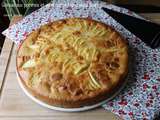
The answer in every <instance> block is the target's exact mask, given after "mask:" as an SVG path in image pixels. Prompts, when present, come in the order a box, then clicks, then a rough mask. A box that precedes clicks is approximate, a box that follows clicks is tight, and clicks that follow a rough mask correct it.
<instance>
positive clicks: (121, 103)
mask: <svg viewBox="0 0 160 120" xmlns="http://www.w3.org/2000/svg"><path fill="white" fill-rule="evenodd" d="M118 104H120V105H127V104H128V103H127V101H125V100H122V101H120V102H118Z"/></svg>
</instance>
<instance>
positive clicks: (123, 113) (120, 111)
mask: <svg viewBox="0 0 160 120" xmlns="http://www.w3.org/2000/svg"><path fill="white" fill-rule="evenodd" d="M118 113H119V114H120V115H126V113H125V112H124V111H123V110H119V111H118Z"/></svg>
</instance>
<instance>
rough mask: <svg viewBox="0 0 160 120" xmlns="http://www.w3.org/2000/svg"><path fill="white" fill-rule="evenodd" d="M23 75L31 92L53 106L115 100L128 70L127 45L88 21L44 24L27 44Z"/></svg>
mask: <svg viewBox="0 0 160 120" xmlns="http://www.w3.org/2000/svg"><path fill="white" fill-rule="evenodd" d="M16 62H17V73H18V77H19V78H20V81H21V83H22V84H23V86H24V87H25V89H26V90H27V91H28V92H29V93H30V94H31V95H33V96H34V97H36V98H37V99H39V100H41V101H43V102H45V103H47V104H49V105H53V106H59V107H65V108H75V107H82V106H86V105H93V104H95V103H97V102H100V101H103V100H105V99H107V98H109V97H110V96H112V95H113V94H114V93H115V92H116V91H117V89H118V88H120V87H121V85H122V84H123V83H124V78H125V76H126V74H127V71H128V47H127V43H126V41H125V40H124V39H123V37H121V35H120V34H119V33H118V32H116V31H115V30H114V29H112V28H111V27H109V26H108V25H106V24H103V23H101V22H98V21H95V20H91V19H88V18H68V19H63V20H58V21H54V22H51V23H48V24H45V25H42V26H41V27H40V28H39V29H37V30H35V31H33V32H32V33H31V34H29V35H28V36H27V38H26V39H25V40H24V41H23V42H22V43H21V45H20V46H19V48H18V52H17V58H16Z"/></svg>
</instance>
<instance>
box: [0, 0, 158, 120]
mask: <svg viewBox="0 0 160 120" xmlns="http://www.w3.org/2000/svg"><path fill="white" fill-rule="evenodd" d="M102 6H103V7H107V8H110V9H114V10H116V11H119V12H123V13H125V14H128V15H133V16H135V17H139V16H138V15H136V14H135V13H133V12H131V11H129V10H127V9H124V8H119V7H116V6H114V5H111V4H106V3H104V2H100V1H94V0H67V1H64V0H58V2H51V3H49V4H47V5H46V6H44V7H42V8H40V9H39V10H37V11H35V12H33V13H31V14H30V15H28V16H26V17H24V18H23V20H21V21H20V22H18V23H16V24H14V25H12V26H11V27H9V28H8V29H7V30H5V31H4V32H3V34H4V35H6V36H7V37H8V38H10V39H11V40H13V41H14V42H15V43H16V44H19V43H20V42H21V41H22V40H23V39H25V37H26V36H27V35H28V34H29V33H30V32H31V31H32V30H34V29H37V28H39V27H40V25H42V24H46V23H48V22H50V21H54V20H58V19H62V18H68V17H89V18H92V19H95V20H98V21H102V22H104V23H106V24H108V25H110V26H112V27H114V28H115V29H116V30H117V31H119V32H120V33H121V34H122V36H124V38H126V40H127V41H128V43H129V57H130V63H129V74H128V76H127V78H126V80H127V85H126V86H125V88H124V89H123V90H122V91H121V92H120V94H118V95H117V96H116V97H115V98H114V99H113V100H111V101H109V102H107V103H106V104H104V105H103V107H104V108H105V109H106V110H110V111H112V112H113V113H115V114H117V115H119V116H120V117H122V118H123V119H126V120H130V119H131V120H152V119H153V118H154V117H155V116H156V115H157V114H158V113H159V112H160V62H159V61H160V49H156V50H152V49H150V48H149V47H147V46H145V44H144V43H143V42H142V41H141V40H140V39H138V38H137V37H135V36H134V35H133V34H132V33H130V32H129V31H127V30H126V29H125V28H124V27H123V26H121V25H120V24H118V23H117V22H116V21H115V20H114V19H112V18H111V17H110V16H109V15H108V14H106V13H105V12H104V11H103V10H101V7H102ZM142 34H143V33H142Z"/></svg>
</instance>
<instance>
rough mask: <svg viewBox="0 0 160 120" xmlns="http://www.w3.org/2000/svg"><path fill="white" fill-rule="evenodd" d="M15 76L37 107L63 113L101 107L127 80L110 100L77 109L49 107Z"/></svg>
mask: <svg viewBox="0 0 160 120" xmlns="http://www.w3.org/2000/svg"><path fill="white" fill-rule="evenodd" d="M16 74H17V77H18V83H19V85H20V87H21V88H22V90H23V91H24V93H25V94H26V95H27V96H28V97H29V98H31V99H32V100H33V101H34V102H36V103H38V104H39V105H41V106H44V107H46V108H49V109H52V110H57V111H63V112H80V111H86V110H90V109H93V108H96V107H99V106H101V105H103V104H104V103H106V102H107V101H109V100H111V99H113V98H114V97H115V96H116V95H117V94H119V92H120V91H121V90H122V89H123V88H124V86H125V84H126V82H127V80H125V82H124V83H123V85H122V86H121V87H120V88H119V89H118V90H117V92H116V93H114V94H113V95H112V96H111V97H110V98H107V99H106V100H104V101H102V102H99V103H96V104H94V105H90V106H84V107H79V108H62V107H56V106H52V105H49V104H47V103H45V102H43V101H41V100H39V99H37V98H35V97H34V96H33V95H32V94H30V93H29V92H28V91H27V90H26V89H25V87H24V85H23V84H22V82H21V80H20V78H19V75H18V73H17V72H16Z"/></svg>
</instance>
